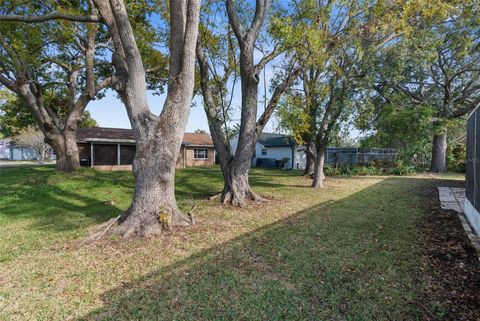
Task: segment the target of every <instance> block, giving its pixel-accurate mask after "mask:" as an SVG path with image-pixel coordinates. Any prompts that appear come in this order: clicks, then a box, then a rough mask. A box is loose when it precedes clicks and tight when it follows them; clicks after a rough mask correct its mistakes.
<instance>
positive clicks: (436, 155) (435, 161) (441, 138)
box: [430, 129, 447, 173]
mask: <svg viewBox="0 0 480 321" xmlns="http://www.w3.org/2000/svg"><path fill="white" fill-rule="evenodd" d="M430 171H431V172H436V173H445V172H446V171H447V130H446V129H444V130H442V131H441V132H440V133H436V134H435V135H433V145H432V162H431V164H430Z"/></svg>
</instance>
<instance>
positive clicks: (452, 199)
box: [438, 187, 465, 213]
mask: <svg viewBox="0 0 480 321" xmlns="http://www.w3.org/2000/svg"><path fill="white" fill-rule="evenodd" d="M438 195H439V198H440V204H441V207H442V209H444V210H454V211H456V212H457V213H463V211H464V206H465V189H464V188H456V187H439V188H438Z"/></svg>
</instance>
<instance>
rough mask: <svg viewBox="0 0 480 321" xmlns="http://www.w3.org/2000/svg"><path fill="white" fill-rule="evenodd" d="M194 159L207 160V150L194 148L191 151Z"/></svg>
mask: <svg viewBox="0 0 480 321" xmlns="http://www.w3.org/2000/svg"><path fill="white" fill-rule="evenodd" d="M193 158H194V159H207V158H208V149H206V148H195V149H194V150H193Z"/></svg>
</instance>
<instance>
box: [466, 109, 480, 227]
mask: <svg viewBox="0 0 480 321" xmlns="http://www.w3.org/2000/svg"><path fill="white" fill-rule="evenodd" d="M465 174H466V175H465V178H466V191H465V216H466V217H467V219H468V221H469V222H470V224H471V225H472V227H473V229H474V230H475V232H476V233H477V234H478V235H479V236H480V108H477V109H476V110H475V111H473V112H472V113H471V114H470V116H469V117H468V121H467V159H466V173H465Z"/></svg>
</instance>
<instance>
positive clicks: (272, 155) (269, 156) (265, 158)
mask: <svg viewBox="0 0 480 321" xmlns="http://www.w3.org/2000/svg"><path fill="white" fill-rule="evenodd" d="M237 143H238V138H234V139H232V141H231V142H230V146H231V148H232V152H235V151H236V149H237ZM287 158H288V162H287V163H286V167H287V169H293V168H296V169H303V168H305V163H306V153H305V148H304V147H303V146H298V145H296V144H295V142H294V141H293V139H292V138H290V137H288V136H285V135H281V134H273V133H262V134H260V137H259V138H258V140H257V144H256V145H255V152H254V154H253V158H252V166H258V167H269V168H283V167H284V165H282V160H283V159H287Z"/></svg>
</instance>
